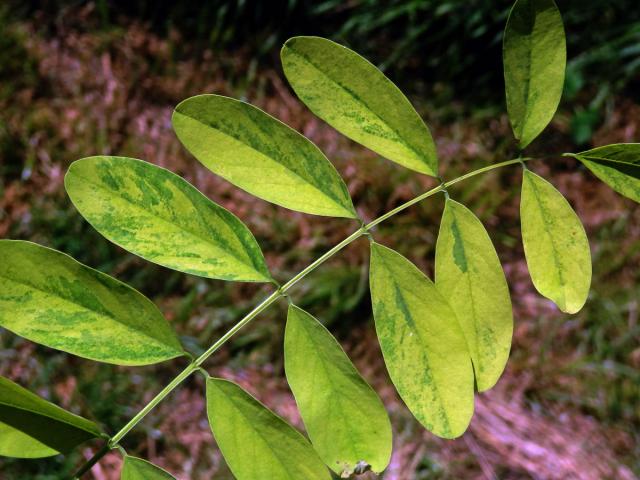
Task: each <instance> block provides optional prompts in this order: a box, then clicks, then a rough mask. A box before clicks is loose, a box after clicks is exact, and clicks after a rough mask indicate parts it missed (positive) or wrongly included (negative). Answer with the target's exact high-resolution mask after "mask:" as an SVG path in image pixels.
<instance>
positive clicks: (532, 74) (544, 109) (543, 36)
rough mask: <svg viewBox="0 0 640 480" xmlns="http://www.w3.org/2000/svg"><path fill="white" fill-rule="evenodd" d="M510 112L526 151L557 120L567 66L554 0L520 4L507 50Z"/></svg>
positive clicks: (511, 16)
mask: <svg viewBox="0 0 640 480" xmlns="http://www.w3.org/2000/svg"><path fill="white" fill-rule="evenodd" d="M502 58H503V64H504V80H505V88H506V94H507V110H508V111H509V119H510V120H511V126H512V127H513V133H514V135H515V136H516V138H517V139H518V140H519V142H520V148H525V147H526V146H527V145H529V144H530V143H531V142H532V141H533V140H534V139H535V138H536V137H537V136H538V135H539V134H540V132H542V130H544V128H545V127H546V126H547V124H548V123H549V122H550V121H551V118H553V115H554V113H555V112H556V109H557V108H558V103H560V97H561V96H562V88H563V86H564V71H565V65H566V62H567V50H566V41H565V35H564V27H563V25H562V16H561V15H560V11H559V10H558V7H556V4H555V3H554V1H553V0H517V1H516V3H515V5H514V6H513V8H512V9H511V13H510V14H509V19H508V20H507V27H506V29H505V32H504V45H503V51H502Z"/></svg>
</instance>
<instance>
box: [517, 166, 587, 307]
mask: <svg viewBox="0 0 640 480" xmlns="http://www.w3.org/2000/svg"><path fill="white" fill-rule="evenodd" d="M520 217H521V223H522V241H523V244H524V253H525V257H526V259H527V267H528V268H529V274H530V275H531V280H532V281H533V285H534V286H535V287H536V289H537V290H538V292H540V294H542V295H543V296H545V297H547V298H549V299H550V300H552V301H553V302H554V303H555V304H556V305H557V306H558V308H559V309H560V310H562V311H563V312H566V313H576V312H577V311H579V310H580V309H581V308H582V306H583V305H584V304H585V302H586V301H587V296H588V294H589V286H590V285H591V252H590V250H589V241H588V240H587V234H586V233H585V231H584V227H583V226H582V223H581V222H580V219H579V218H578V216H577V215H576V213H575V212H574V211H573V209H572V208H571V205H569V202H567V200H566V199H565V198H564V197H563V196H562V194H561V193H560V192H558V190H556V189H555V188H554V187H553V185H551V184H550V183H549V182H547V181H546V180H545V179H543V178H542V177H540V176H538V175H536V174H535V173H533V172H532V171H530V170H525V171H524V177H523V181H522V200H521V203H520Z"/></svg>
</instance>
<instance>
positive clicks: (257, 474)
mask: <svg viewBox="0 0 640 480" xmlns="http://www.w3.org/2000/svg"><path fill="white" fill-rule="evenodd" d="M207 416H208V417H209V425H210V426H211V431H212V432H213V436H214V437H215V439H216V442H217V443H218V447H219V448H220V451H221V452H222V455H223V456H224V459H225V460H226V461H227V465H229V468H230V469H231V472H233V475H234V476H235V477H236V478H237V479H238V480H257V479H265V480H266V479H274V480H276V479H277V480H300V479H303V478H304V479H305V480H330V478H331V477H330V475H329V470H327V467H325V466H324V464H323V463H322V460H320V457H318V454H317V453H316V452H315V451H314V450H313V448H312V447H311V445H310V444H309V442H308V441H307V439H306V438H304V437H303V436H302V435H301V434H300V433H299V432H298V431H297V430H296V429H294V428H293V427H292V426H290V425H289V424H288V423H287V422H285V421H284V420H283V419H282V418H280V417H279V416H277V415H276V414H275V413H273V412H272V411H271V410H269V409H268V408H267V407H265V406H264V405H262V404H261V403H260V402H258V401H257V400H256V399H255V398H254V397H252V396H251V395H249V394H248V393H247V392H245V391H244V390H243V389H242V388H240V386H238V385H236V384H235V383H233V382H230V381H228V380H223V379H219V378H209V379H208V380H207Z"/></svg>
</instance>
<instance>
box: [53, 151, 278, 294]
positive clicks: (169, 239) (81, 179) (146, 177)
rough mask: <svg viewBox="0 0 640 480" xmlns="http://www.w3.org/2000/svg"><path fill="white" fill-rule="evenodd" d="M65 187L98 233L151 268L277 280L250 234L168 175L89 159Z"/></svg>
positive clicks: (122, 160)
mask: <svg viewBox="0 0 640 480" xmlns="http://www.w3.org/2000/svg"><path fill="white" fill-rule="evenodd" d="M65 187H66V189H67V193H68V194H69V197H71V200H72V201H73V203H74V204H75V206H76V208H77V209H78V211H79V212H80V213H81V214H82V216H83V217H85V218H86V219H87V220H88V221H89V223H91V225H93V226H94V228H95V229H96V230H98V231H99V232H100V233H101V234H102V235H104V236H105V237H106V238H108V239H109V240H111V241H112V242H114V243H115V244H117V245H120V246H121V247H123V248H125V249H127V250H129V251H130V252H132V253H135V254H136V255H139V256H141V257H143V258H145V259H147V260H149V261H151V262H154V263H157V264H160V265H163V266H165V267H169V268H173V269H174V270H179V271H181V272H185V273H190V274H193V275H200V276H202V277H208V278H219V279H223V280H237V281H248V282H268V281H270V280H271V275H270V274H269V270H268V269H267V266H266V264H265V261H264V257H263V255H262V252H261V251H260V247H259V246H258V243H257V242H256V240H255V238H254V237H253V235H252V234H251V232H250V231H249V229H248V228H247V227H246V226H245V225H244V224H243V223H242V222H241V221H240V220H239V219H238V218H237V217H236V216H235V215H233V214H232V213H231V212H229V211H227V210H226V209H224V208H222V207H221V206H219V205H217V204H215V203H213V202H212V201H211V200H209V199H208V198H207V197H205V196H204V195H203V194H202V193H200V192H199V191H198V190H196V188H195V187H193V186H192V185H191V184H189V183H188V182H187V181H186V180H184V179H183V178H182V177H180V176H178V175H176V174H174V173H172V172H170V171H169V170H166V169H164V168H161V167H158V166H156V165H152V164H151V163H147V162H143V161H142V160H136V159H133V158H126V157H105V156H102V157H89V158H84V159H82V160H78V161H76V162H74V163H73V164H72V165H71V167H70V168H69V171H68V172H67V175H66V176H65Z"/></svg>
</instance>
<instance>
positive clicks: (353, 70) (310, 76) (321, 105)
mask: <svg viewBox="0 0 640 480" xmlns="http://www.w3.org/2000/svg"><path fill="white" fill-rule="evenodd" d="M281 58H282V67H283V69H284V73H285V75H286V77H287V80H289V83H290V84H291V86H292V87H293V89H294V90H295V92H296V94H297V95H298V97H300V100H302V101H303V102H304V103H305V104H306V105H307V107H309V109H310V110H311V111H312V112H313V113H315V114H316V115H317V116H319V117H320V118H322V119H323V120H324V121H325V122H327V123H328V124H329V125H331V126H332V127H333V128H335V129H336V130H338V131H339V132H341V133H343V134H344V135H346V136H347V137H349V138H351V139H352V140H354V141H356V142H358V143H361V144H362V145H364V146H365V147H367V148H370V149H371V150H373V151H374V152H376V153H379V154H380V155H382V156H383V157H386V158H388V159H389V160H392V161H394V162H396V163H398V164H400V165H403V166H405V167H407V168H410V169H412V170H415V171H416V172H421V173H425V174H427V175H432V176H437V175H438V159H437V154H436V147H435V144H434V143H433V138H432V137H431V133H430V132H429V129H428V128H427V126H426V125H425V124H424V122H423V121H422V119H421V118H420V116H419V115H418V113H417V112H416V111H415V109H414V108H413V106H412V105H411V103H410V102H409V100H407V97H405V96H404V94H403V93H402V92H401V91H400V89H398V87H396V86H395V85H394V83H393V82H392V81H391V80H389V79H388V78H387V77H386V76H385V75H384V74H383V73H382V72H381V71H380V70H378V69H377V68H376V67H375V66H374V65H373V64H371V63H369V62H368V61H367V60H365V59H364V58H363V57H361V56H360V55H358V54H357V53H356V52H354V51H353V50H349V49H348V48H346V47H344V46H342V45H339V44H337V43H334V42H332V41H331V40H327V39H325V38H320V37H294V38H291V39H289V40H287V42H286V43H285V44H284V46H283V47H282V52H281Z"/></svg>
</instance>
